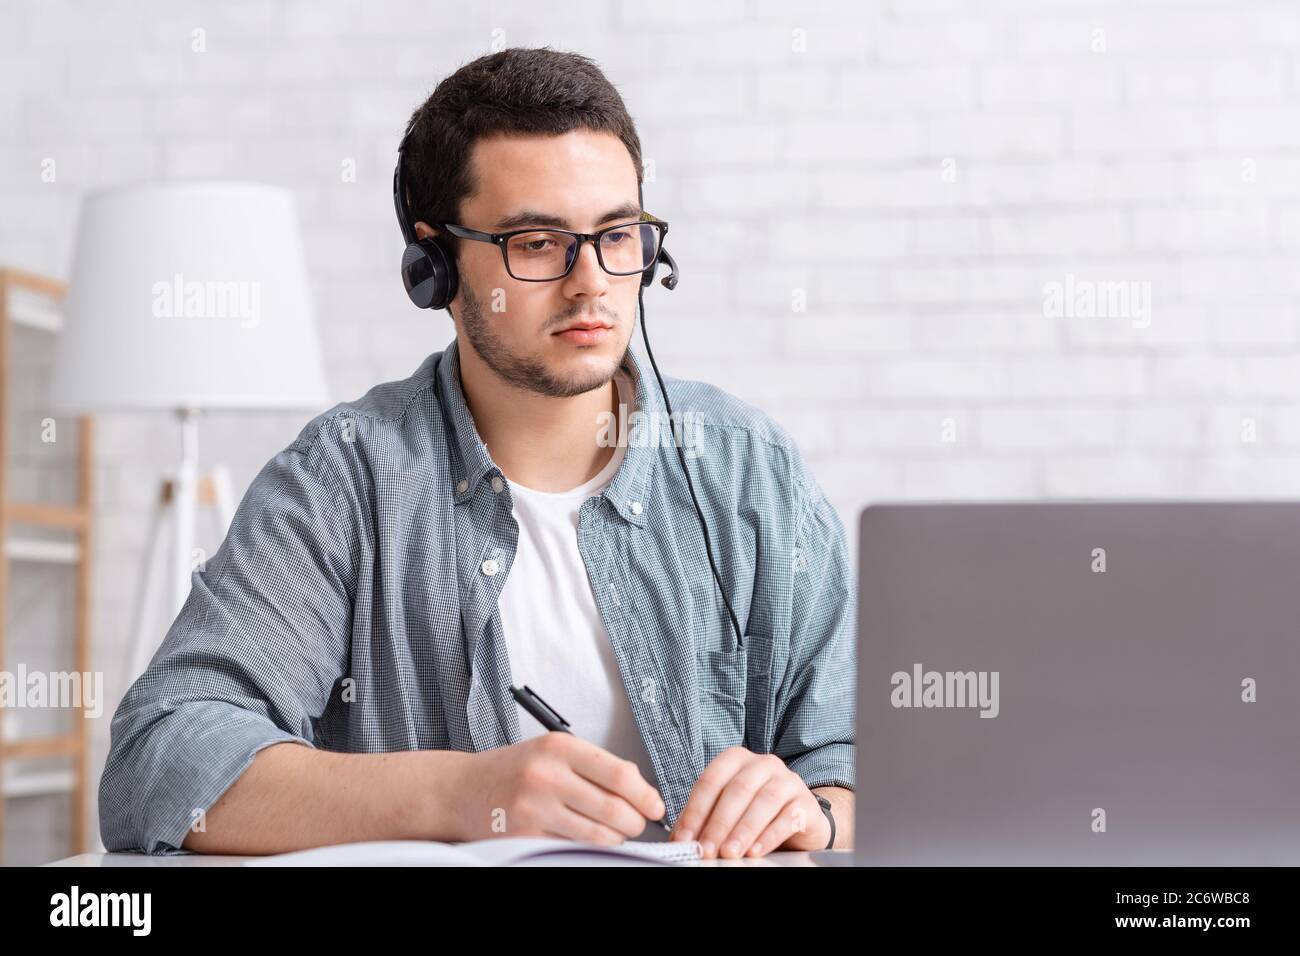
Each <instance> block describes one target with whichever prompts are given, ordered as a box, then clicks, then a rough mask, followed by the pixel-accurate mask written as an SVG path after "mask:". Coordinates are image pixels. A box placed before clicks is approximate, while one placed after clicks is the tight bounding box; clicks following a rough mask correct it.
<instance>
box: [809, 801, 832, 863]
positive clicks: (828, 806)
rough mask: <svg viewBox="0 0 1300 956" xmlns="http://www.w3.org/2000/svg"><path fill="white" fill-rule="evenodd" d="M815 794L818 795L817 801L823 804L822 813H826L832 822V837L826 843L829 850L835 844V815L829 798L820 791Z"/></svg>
mask: <svg viewBox="0 0 1300 956" xmlns="http://www.w3.org/2000/svg"><path fill="white" fill-rule="evenodd" d="M813 796H814V797H816V798H817V802H818V803H819V804H821V808H822V813H824V814H826V819H827V820H829V821H830V824H831V838H830V841H829V842H828V843H827V844H826V849H828V850H829V849H830V848H831V847H833V846H834V845H835V815H834V814H832V813H831V802H830V801H829V800H827V799H826V798H825V797H823V796H822V795H821V794H820V793H814V794H813Z"/></svg>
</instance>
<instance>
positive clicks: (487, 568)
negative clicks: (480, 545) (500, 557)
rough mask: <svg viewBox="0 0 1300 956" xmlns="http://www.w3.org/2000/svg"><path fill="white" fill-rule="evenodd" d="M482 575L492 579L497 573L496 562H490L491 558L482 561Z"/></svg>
mask: <svg viewBox="0 0 1300 956" xmlns="http://www.w3.org/2000/svg"><path fill="white" fill-rule="evenodd" d="M483 573H484V574H486V575H487V576H488V577H492V575H494V574H496V573H497V563H496V561H494V560H492V559H491V558H488V559H487V560H486V561H484V562H483Z"/></svg>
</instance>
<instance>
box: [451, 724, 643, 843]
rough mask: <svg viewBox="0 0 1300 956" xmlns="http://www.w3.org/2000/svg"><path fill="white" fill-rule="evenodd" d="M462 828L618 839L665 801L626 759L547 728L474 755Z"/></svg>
mask: <svg viewBox="0 0 1300 956" xmlns="http://www.w3.org/2000/svg"><path fill="white" fill-rule="evenodd" d="M462 786H463V790H462V794H461V795H462V798H463V799H461V800H460V801H459V804H460V806H461V807H462V810H461V814H460V827H459V829H460V831H461V832H462V833H463V839H465V840H480V839H487V838H489V837H493V836H550V837H564V838H567V839H570V840H578V841H581V842H583V843H600V844H607V845H612V844H618V843H622V842H623V841H624V840H626V839H628V838H630V837H635V836H637V835H638V834H640V833H641V831H642V830H644V829H645V825H646V821H647V820H658V819H660V818H662V817H663V815H664V802H663V799H662V798H661V797H660V796H659V794H658V792H657V791H656V790H655V788H654V787H652V786H651V785H650V784H648V783H646V781H645V778H644V777H642V776H641V771H640V770H639V769H638V768H637V765H636V764H635V763H633V762H632V761H631V760H624V759H623V758H621V757H617V756H615V755H614V754H612V753H610V752H609V751H608V750H604V749H602V748H601V747H598V746H596V745H595V744H593V743H591V742H590V741H587V740H583V739H582V738H580V737H575V736H574V735H573V734H566V733H559V732H555V731H552V732H550V733H546V734H542V735H541V736H540V737H532V738H529V739H528V740H525V741H523V742H522V743H518V744H513V745H511V746H509V747H496V748H494V749H492V750H485V751H482V752H480V753H476V754H473V755H472V760H471V762H470V765H469V766H468V767H467V769H466V772H465V774H464V777H463V784H462Z"/></svg>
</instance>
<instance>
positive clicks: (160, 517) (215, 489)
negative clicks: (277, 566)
mask: <svg viewBox="0 0 1300 956" xmlns="http://www.w3.org/2000/svg"><path fill="white" fill-rule="evenodd" d="M177 417H178V419H179V421H180V426H181V459H180V462H179V464H178V465H177V467H176V471H175V474H173V475H169V476H164V477H163V480H162V484H161V486H160V488H159V493H158V501H157V503H156V504H155V505H154V510H153V515H152V517H151V518H150V521H149V533H148V536H147V537H148V541H149V547H148V550H147V551H146V552H145V556H144V561H143V564H142V567H141V573H140V576H139V579H138V582H139V583H138V585H137V590H136V601H135V613H134V614H133V615H132V621H133V627H132V634H133V635H134V637H133V639H132V641H131V645H130V648H129V651H128V658H127V662H126V665H127V667H126V673H125V681H126V682H125V684H124V686H125V687H129V686H130V685H131V683H132V682H133V681H134V680H135V679H136V678H137V677H139V676H140V674H141V673H143V672H144V669H145V668H146V667H148V666H149V661H150V660H151V659H152V658H153V655H154V652H155V651H157V649H158V644H159V642H160V641H161V640H162V638H163V634H162V633H161V632H160V631H159V630H158V628H157V627H156V621H155V612H156V611H157V607H158V598H159V594H158V591H159V587H158V580H157V579H158V566H159V564H161V563H163V562H164V561H168V562H169V564H170V566H169V567H168V569H167V571H168V573H167V593H168V601H167V605H166V609H167V612H168V618H167V619H168V620H169V621H170V620H175V618H176V615H177V614H179V613H180V610H181V607H182V606H183V605H184V604H185V599H186V598H187V597H188V596H189V593H190V576H191V574H192V572H193V570H194V558H193V549H194V524H195V520H196V515H197V512H198V508H199V506H200V505H204V506H207V507H210V508H213V509H215V518H216V520H217V521H218V522H219V525H218V527H217V536H218V538H221V537H224V535H225V533H226V530H227V529H228V528H229V527H230V520H231V518H232V517H233V515H234V498H233V496H232V493H231V485H230V472H229V471H228V470H227V469H226V467H225V466H224V465H217V466H215V467H214V468H213V469H212V471H211V473H210V474H208V475H200V474H199V411H198V409H195V408H183V409H180V410H178V412H177ZM169 537H170V539H171V554H170V555H167V554H166V552H167V550H168V548H167V539H168V538H169Z"/></svg>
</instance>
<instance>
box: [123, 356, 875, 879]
mask: <svg viewBox="0 0 1300 956" xmlns="http://www.w3.org/2000/svg"><path fill="white" fill-rule="evenodd" d="M625 368H626V369H627V371H628V373H629V374H630V375H631V377H632V380H633V381H634V383H635V386H636V398H637V406H636V411H637V413H638V415H637V416H634V420H633V421H631V422H630V423H629V424H630V425H632V426H633V427H632V433H631V434H630V435H629V436H628V441H627V445H628V447H627V449H626V453H625V457H624V460H623V462H622V463H621V464H620V466H619V468H618V471H617V473H616V474H615V476H614V478H613V480H612V481H611V482H610V484H609V485H608V486H607V487H606V488H605V490H604V491H603V492H601V493H600V494H599V495H594V496H592V497H591V498H589V499H588V500H587V501H586V502H584V503H583V505H582V507H581V510H580V512H579V529H578V549H579V551H580V553H581V555H582V559H583V562H584V563H585V565H586V568H587V574H588V578H589V580H590V582H591V586H592V592H593V594H594V597H595V602H596V606H597V609H598V610H599V613H600V617H601V619H602V621H603V622H604V625H605V628H606V630H607V631H608V633H609V640H610V643H611V644H612V646H613V651H614V656H615V658H616V660H617V662H618V667H619V671H620V674H621V676H622V680H623V686H624V688H625V689H626V691H627V694H628V700H629V701H630V703H631V706H632V712H633V715H634V717H635V719H636V724H637V727H638V728H639V730H640V732H641V737H642V739H643V740H644V742H645V746H646V750H647V752H648V754H649V756H650V759H651V761H652V763H653V765H654V769H655V776H656V778H657V779H656V780H653V781H650V782H651V783H652V784H655V785H656V786H657V787H658V789H659V792H660V794H661V795H662V797H663V799H664V803H665V805H666V807H667V809H668V814H667V816H668V820H669V822H670V823H671V822H672V821H673V820H674V819H675V818H676V817H677V815H678V814H679V813H680V812H681V810H682V808H683V807H684V806H685V804H686V800H687V798H688V797H689V795H690V791H691V787H692V785H693V784H694V782H695V780H696V778H697V777H698V776H699V774H700V773H701V772H702V771H703V770H704V768H705V767H706V766H707V765H708V763H709V762H710V761H711V760H712V759H713V758H714V757H715V756H717V754H718V753H719V752H721V751H722V750H724V749H725V748H727V747H730V746H735V745H741V746H745V747H747V748H749V749H750V750H752V751H755V752H758V753H767V752H770V753H775V754H777V755H778V756H780V757H781V758H782V759H784V760H785V761H786V762H787V764H788V765H789V766H790V768H791V769H793V770H794V771H795V772H796V773H798V774H799V775H800V777H801V778H802V779H803V780H804V781H805V782H806V783H807V785H808V786H809V787H816V786H829V785H835V786H841V787H848V788H852V787H853V786H854V745H853V710H854V696H853V683H854V680H855V676H854V668H853V653H854V647H853V644H854V633H855V631H854V628H855V622H854V613H855V599H856V591H855V587H854V582H853V581H852V580H851V572H850V567H849V561H848V552H847V547H846V543H845V535H844V528H843V525H842V523H841V522H840V519H839V517H838V516H837V515H836V512H835V510H834V509H833V508H832V507H831V505H830V503H829V502H828V501H827V499H826V498H825V496H824V495H823V493H822V490H821V488H820V487H819V486H818V484H817V482H816V481H815V480H814V478H813V477H812V475H811V474H810V473H809V471H808V469H807V467H806V466H805V464H804V461H803V459H802V457H801V456H800V453H799V451H798V449H797V448H796V446H795V444H794V442H793V441H792V440H791V439H790V437H789V435H788V434H786V432H784V431H783V430H782V429H781V427H780V426H778V425H777V424H775V423H774V422H773V421H771V420H770V419H769V418H767V417H766V416H765V415H764V414H763V413H761V412H759V411H758V410H757V409H755V408H753V407H751V406H749V405H747V404H745V403H743V402H741V401H739V400H738V399H736V398H734V397H732V396H730V395H728V394H726V393H725V392H722V391H720V390H719V389H717V388H714V387H712V386H710V385H706V384H703V383H699V382H689V381H682V380H676V379H671V378H667V377H666V378H665V384H666V386H667V387H668V389H669V395H670V397H671V399H672V406H673V413H674V416H681V420H682V421H683V422H685V423H687V424H685V425H683V426H680V427H679V428H678V429H677V430H676V431H675V432H674V429H673V427H672V425H671V424H670V423H669V422H668V420H667V418H666V416H665V414H664V407H663V402H662V399H661V397H660V395H659V392H658V388H657V383H655V381H654V378H653V372H652V370H651V369H650V367H649V365H648V363H647V362H646V360H645V359H644V358H643V357H641V356H640V355H639V354H637V353H636V352H635V351H631V352H629V353H628V360H627V362H626V364H625ZM637 417H639V419H640V420H639V421H637V420H636V418H637ZM674 434H676V435H677V437H678V440H679V441H681V442H682V443H683V446H684V447H683V450H684V451H686V452H687V455H688V457H687V461H688V464H689V466H690V468H691V473H692V477H693V480H694V483H695V489H696V492H697V494H698V496H699V501H700V506H701V508H702V509H703V510H704V514H705V517H706V518H707V520H708V523H709V530H710V534H711V536H712V540H713V548H714V556H715V559H716V561H717V564H718V570H719V573H720V574H721V576H722V580H723V581H724V582H725V584H726V586H727V593H728V595H729V596H730V598H731V601H732V606H733V607H734V609H735V611H736V615H737V617H738V619H739V621H740V622H741V624H742V631H743V633H744V641H743V644H742V645H740V646H737V643H736V637H735V633H734V631H733V630H732V628H731V623H730V620H729V618H728V617H727V612H726V608H725V607H724V605H723V603H722V599H721V596H720V595H719V594H718V591H717V588H716V586H715V584H714V581H713V577H712V575H711V574H710V571H709V565H708V560H707V558H706V556H705V551H704V539H703V536H702V534H701V532H700V529H699V526H698V524H697V522H696V518H695V514H694V510H693V507H692V505H691V499H690V495H689V492H688V491H687V486H686V481H685V479H684V478H683V476H682V473H681V463H680V462H679V460H678V458H677V451H676V449H675V448H674V447H673V444H672V441H673V436H674ZM494 479H500V480H494ZM517 541H518V529H517V525H516V523H515V520H514V518H513V515H512V504H511V495H510V483H509V481H508V480H506V479H505V476H504V475H503V474H502V472H501V470H500V469H499V468H498V467H497V466H496V465H495V464H494V463H493V461H492V459H491V457H490V456H489V455H488V451H487V448H486V447H485V446H484V444H483V441H482V439H481V438H480V437H479V435H478V432H477V430H476V429H475V427H474V422H473V419H472V418H471V416H470V412H469V409H468V407H467V406H466V403H465V396H464V393H463V391H462V390H461V384H460V362H459V353H458V350H457V344H456V342H454V341H453V343H452V344H451V345H450V346H449V347H448V348H447V349H446V351H444V352H439V353H434V354H433V355H430V356H429V357H428V358H427V359H425V361H424V362H423V363H422V364H421V365H420V367H419V368H418V369H417V370H416V372H415V373H414V374H413V375H412V376H411V377H410V378H407V379H405V380H403V381H397V382H389V383H386V384H382V385H378V386H376V387H375V388H373V389H371V390H370V391H369V392H368V393H367V394H366V395H365V396H364V397H362V398H361V399H359V400H357V401H353V402H345V403H341V404H339V405H337V406H335V407H334V408H332V409H331V410H330V411H328V412H325V413H323V414H321V415H318V416H317V417H316V418H314V419H313V420H312V421H311V422H309V423H308V424H307V426H306V427H305V428H303V430H302V432H301V433H300V434H299V435H298V437H297V439H295V440H294V441H293V442H292V443H291V444H290V445H289V446H288V447H287V448H285V449H284V450H283V451H281V452H279V453H278V454H276V455H275V456H274V457H273V458H272V459H271V460H270V461H269V462H268V463H267V464H266V465H265V467H263V469H262V470H261V471H260V472H259V473H258V475H257V477H256V478H255V479H254V481H253V483H252V485H251V486H250V487H249V489H248V491H247V493H246V494H245V495H244V498H243V500H242V501H241V502H240V505H239V508H238V509H237V511H236V513H235V516H234V520H233V522H232V524H231V527H230V530H229V532H228V534H227V535H226V538H225V540H224V542H223V543H222V545H221V547H220V548H219V549H218V551H217V552H216V554H215V555H213V556H212V558H211V559H210V560H209V561H208V562H207V563H206V566H204V567H201V568H199V569H196V570H195V571H194V573H193V575H192V576H191V590H190V594H189V597H188V599H187V600H186V602H185V604H184V606H183V608H182V609H181V611H180V614H179V615H178V616H177V618H176V620H175V621H174V622H173V624H172V626H171V628H170V629H169V631H168V633H167V635H166V637H165V639H164V640H163V642H162V645H161V646H160V648H159V650H158V652H157V653H156V654H155V656H154V658H153V660H152V662H151V663H150V665H149V667H148V669H147V670H146V671H145V672H144V674H142V675H141V676H140V677H139V679H137V680H136V681H135V683H134V684H133V685H132V686H131V688H130V689H129V691H128V692H127V694H126V696H125V697H124V698H123V700H122V702H121V704H120V706H119V707H118V709H117V712H116V714H115V715H114V717H113V724H112V747H111V750H110V752H109V755H108V761H107V764H106V765H105V767H104V774H103V778H102V780H101V782H100V790H99V814H100V831H101V834H102V837H103V841H104V845H105V846H106V847H107V848H108V849H109V850H137V851H142V852H146V853H173V852H177V851H178V850H179V848H180V847H181V844H182V842H183V841H184V839H185V836H186V834H187V832H188V830H189V828H190V826H191V824H192V823H193V821H194V820H195V819H196V816H197V814H198V813H199V811H202V810H205V809H206V808H208V807H210V806H211V805H212V804H213V803H215V802H216V800H217V798H218V797H220V796H221V794H222V793H224V792H225V791H226V789H227V788H228V787H230V785H231V784H232V783H234V781H235V780H236V779H237V778H238V777H239V775H240V774H241V773H243V771H244V770H245V769H246V768H247V767H248V765H249V763H250V762H251V761H252V760H253V756H254V755H255V754H256V753H257V752H258V751H259V750H261V749H262V748H264V747H267V746H269V745H271V744H274V743H278V742H281V741H293V742H297V743H301V744H308V745H310V746H313V747H317V748H321V749H324V750H331V751H342V752H349V753H372V752H382V751H399V750H416V749H421V750H460V751H483V750H487V749H489V748H492V747H501V746H505V745H508V744H512V743H517V742H519V741H520V740H522V739H523V738H522V736H521V734H520V718H521V713H520V709H519V707H518V705H517V704H516V703H515V701H514V699H513V698H512V697H511V695H510V692H509V685H510V683H511V676H510V662H509V659H508V656H507V647H506V642H505V640H504V637H503V633H502V627H501V618H500V614H499V613H498V610H497V599H498V596H499V595H500V593H501V589H502V586H503V585H504V584H505V582H506V578H507V577H508V576H509V572H510V566H511V562H512V560H513V558H514V555H515V547H516V543H517ZM492 562H495V565H493V564H492ZM485 567H486V568H488V570H486V571H485ZM492 572H495V573H492ZM538 690H539V692H541V693H542V695H543V696H545V691H544V690H543V689H541V688H538ZM557 706H559V705H558V704H557ZM560 709H561V712H563V707H561V708H560ZM622 756H626V755H622Z"/></svg>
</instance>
